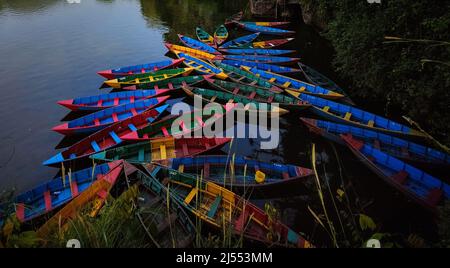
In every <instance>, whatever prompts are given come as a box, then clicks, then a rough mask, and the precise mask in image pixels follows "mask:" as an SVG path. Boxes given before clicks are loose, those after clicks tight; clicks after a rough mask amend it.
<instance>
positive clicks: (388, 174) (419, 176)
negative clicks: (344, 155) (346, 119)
mask: <svg viewBox="0 0 450 268" xmlns="http://www.w3.org/2000/svg"><path fill="white" fill-rule="evenodd" d="M341 138H342V139H343V140H344V141H345V143H346V144H347V146H348V148H350V150H351V151H352V152H353V153H354V154H355V155H356V156H357V157H358V158H360V159H361V160H362V162H363V163H364V164H366V166H367V167H368V168H369V169H371V170H372V171H373V172H374V173H375V174H377V175H378V176H379V177H380V178H382V179H383V180H384V181H386V182H387V183H389V184H390V185H392V186H393V187H395V188H396V189H397V190H399V191H401V192H402V193H404V194H405V195H406V196H408V197H409V198H411V199H412V200H414V201H415V202H417V203H418V204H420V205H422V206H423V207H425V208H427V209H429V210H431V211H433V212H436V206H437V205H438V204H439V202H440V201H441V200H443V199H445V200H447V199H449V197H450V185H448V184H446V183H444V182H442V181H441V180H439V179H437V178H435V177H433V176H431V175H429V174H427V173H425V172H423V171H422V170H420V169H417V168H415V167H413V166H411V165H408V164H406V163H405V162H403V161H401V160H399V159H397V158H395V157H393V156H390V155H388V154H386V153H383V152H382V151H380V150H378V149H375V148H374V147H372V146H370V145H368V144H365V143H364V142H362V141H359V140H357V139H355V138H353V137H352V136H351V135H341Z"/></svg>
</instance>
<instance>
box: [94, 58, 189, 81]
mask: <svg viewBox="0 0 450 268" xmlns="http://www.w3.org/2000/svg"><path fill="white" fill-rule="evenodd" d="M182 62H183V59H175V60H163V61H157V62H150V63H145V64H139V65H133V66H126V67H119V68H116V69H110V70H104V71H99V72H97V73H98V74H99V75H101V76H103V77H104V78H106V79H114V78H120V77H123V76H128V75H135V74H142V73H151V72H154V71H157V70H162V69H166V68H171V67H175V66H177V65H179V64H180V63H182Z"/></svg>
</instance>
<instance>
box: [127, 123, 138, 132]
mask: <svg viewBox="0 0 450 268" xmlns="http://www.w3.org/2000/svg"><path fill="white" fill-rule="evenodd" d="M128 128H129V129H130V130H131V131H137V130H138V129H137V127H136V126H135V125H133V124H128Z"/></svg>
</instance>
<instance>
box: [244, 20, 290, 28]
mask: <svg viewBox="0 0 450 268" xmlns="http://www.w3.org/2000/svg"><path fill="white" fill-rule="evenodd" d="M241 23H243V24H248V25H258V26H267V27H278V26H285V25H288V24H289V23H290V22H289V21H242V22H241Z"/></svg>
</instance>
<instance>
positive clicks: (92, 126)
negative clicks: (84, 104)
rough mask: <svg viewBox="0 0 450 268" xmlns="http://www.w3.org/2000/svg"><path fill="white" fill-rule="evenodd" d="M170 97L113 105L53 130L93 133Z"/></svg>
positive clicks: (65, 132) (65, 133)
mask: <svg viewBox="0 0 450 268" xmlns="http://www.w3.org/2000/svg"><path fill="white" fill-rule="evenodd" d="M169 98H170V97H169V96H165V97H158V98H152V99H147V100H142V101H137V102H134V103H129V104H124V105H120V106H115V107H111V108H108V109H104V110H101V111H98V112H95V113H92V114H88V115H86V116H83V117H80V118H77V119H75V120H72V121H70V122H66V123H63V124H61V125H58V126H56V127H54V128H53V129H52V130H53V131H56V132H58V133H61V134H63V135H72V134H83V133H92V132H95V131H98V130H100V129H103V128H105V127H107V126H109V125H111V124H114V123H117V122H120V121H122V120H125V119H127V118H130V117H132V116H136V115H138V114H141V113H143V112H144V111H146V110H149V109H152V108H154V107H156V106H158V105H161V104H163V103H164V102H165V101H166V100H167V99H169Z"/></svg>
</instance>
